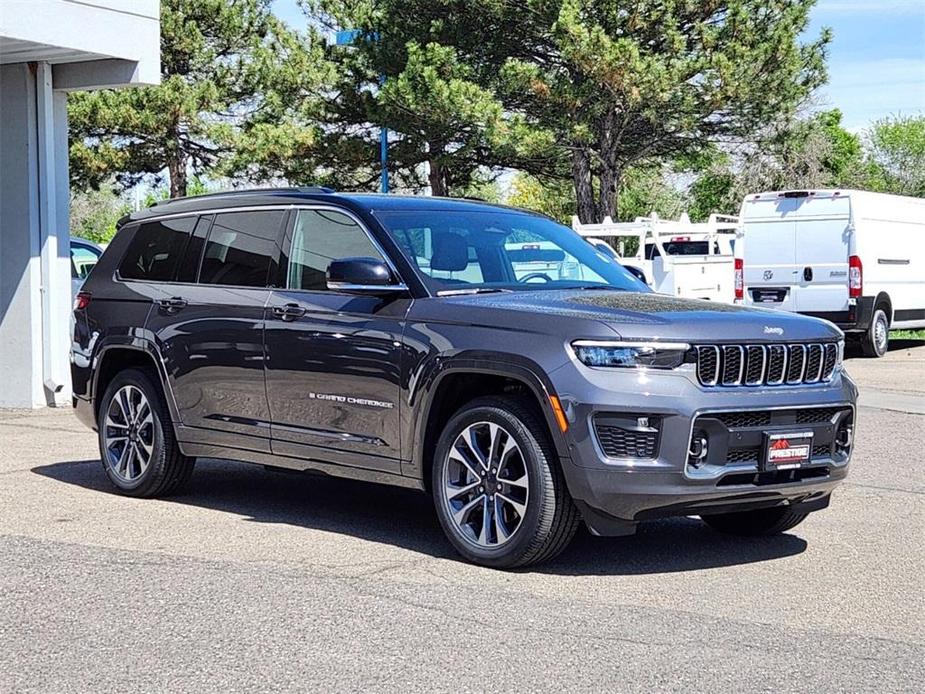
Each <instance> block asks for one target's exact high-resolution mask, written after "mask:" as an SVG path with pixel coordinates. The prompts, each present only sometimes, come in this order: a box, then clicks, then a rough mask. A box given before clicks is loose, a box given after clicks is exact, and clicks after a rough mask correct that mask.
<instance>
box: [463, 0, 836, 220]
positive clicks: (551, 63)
mask: <svg viewBox="0 0 925 694" xmlns="http://www.w3.org/2000/svg"><path fill="white" fill-rule="evenodd" d="M467 5H469V6H473V5H475V6H478V7H477V8H476V9H473V10H471V11H473V12H477V14H478V17H479V21H478V22H476V23H474V24H473V26H477V27H478V31H479V32H480V34H481V35H482V36H484V38H485V41H486V42H500V43H501V44H502V45H501V46H500V47H498V48H497V49H496V50H498V51H501V52H503V53H504V54H505V55H506V56H507V59H506V60H505V62H504V66H503V69H502V75H503V78H504V86H505V91H504V92H503V94H502V96H503V100H504V102H505V104H506V106H507V107H508V108H511V109H513V110H518V111H520V112H523V113H524V114H526V115H527V117H528V119H529V120H531V121H533V122H540V123H543V124H544V125H545V126H546V127H549V128H551V129H552V130H553V131H554V132H555V135H556V142H557V144H558V145H559V147H560V148H561V149H562V150H563V151H564V152H565V153H567V156H568V158H569V161H570V167H571V175H572V180H573V184H574V186H575V189H576V195H577V206H578V214H579V215H580V216H581V218H582V219H583V220H585V221H593V220H598V219H600V218H602V217H604V216H606V215H609V216H612V217H613V216H616V211H617V200H616V198H617V196H616V193H617V191H618V188H619V186H620V180H621V177H622V176H623V174H624V173H625V172H626V171H627V170H628V169H630V168H632V167H634V166H639V165H643V164H646V163H650V162H658V161H665V160H669V159H671V158H674V157H679V156H684V155H690V154H694V153H697V152H699V151H702V150H704V149H705V148H707V147H708V146H709V145H710V143H715V142H726V141H733V140H735V141H738V140H750V139H752V138H754V137H755V135H756V133H757V132H758V131H759V129H760V128H761V127H763V126H764V125H765V124H767V123H769V122H773V121H776V120H778V119H780V118H782V117H786V116H788V115H789V114H791V113H792V112H793V111H794V109H795V108H796V106H797V105H798V104H799V103H800V102H802V101H803V100H804V99H805V98H806V96H807V95H808V94H809V93H810V92H811V91H812V90H813V89H814V88H815V87H817V86H818V85H819V84H821V83H822V82H823V81H824V79H825V51H826V46H827V44H828V42H829V33H828V32H827V31H825V32H823V33H822V35H821V36H820V37H819V38H818V39H816V40H814V41H812V42H810V43H807V44H801V43H800V39H799V37H800V35H801V33H802V32H803V31H804V30H805V29H806V26H807V23H808V17H809V11H810V8H811V7H812V5H813V0H687V1H685V0H678V1H676V2H664V1H663V0H651V1H647V0H641V1H638V2H632V3H628V2H620V1H616V2H615V1H614V0H559V1H550V0H535V1H531V0H527V1H526V2H524V3H517V7H516V8H512V7H511V6H512V5H514V3H498V2H489V1H487V0H486V2H470V3H467ZM496 8H500V9H496Z"/></svg>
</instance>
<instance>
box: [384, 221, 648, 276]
mask: <svg viewBox="0 0 925 694" xmlns="http://www.w3.org/2000/svg"><path fill="white" fill-rule="evenodd" d="M375 214H376V217H377V218H378V219H379V220H380V221H381V222H382V224H383V225H384V226H385V227H386V229H388V231H389V232H390V233H391V234H392V236H393V237H394V238H395V240H396V241H397V242H398V244H399V246H401V248H402V250H403V251H404V253H405V255H406V256H407V258H408V260H409V261H410V262H411V263H412V264H413V265H415V266H416V267H417V268H418V270H419V271H420V274H421V276H422V278H423V280H424V282H425V284H427V286H428V288H429V289H430V290H431V291H433V292H437V293H439V292H451V291H454V290H478V289H485V290H489V289H496V290H504V289H510V290H514V289H517V290H521V289H561V288H565V287H589V288H593V287H608V288H614V289H622V290H626V291H634V292H640V291H643V292H644V291H649V289H648V287H646V285H645V284H643V283H642V282H640V281H639V280H637V279H636V278H635V277H633V276H632V275H631V274H630V273H628V272H627V271H626V270H624V269H623V266H621V265H620V263H619V262H618V261H617V260H616V259H615V258H614V257H613V256H611V255H609V254H607V253H604V252H602V251H600V250H598V249H596V248H594V246H592V245H591V244H589V243H588V242H587V241H585V240H584V239H583V238H582V237H581V236H579V235H578V234H576V233H575V232H574V231H572V230H571V229H569V228H568V227H565V226H562V225H561V224H557V223H556V222H553V221H552V220H550V219H546V218H545V217H539V216H534V215H529V214H522V213H518V212H507V211H504V210H478V209H473V210H407V211H401V212H399V211H392V210H389V211H378V212H376V213H375Z"/></svg>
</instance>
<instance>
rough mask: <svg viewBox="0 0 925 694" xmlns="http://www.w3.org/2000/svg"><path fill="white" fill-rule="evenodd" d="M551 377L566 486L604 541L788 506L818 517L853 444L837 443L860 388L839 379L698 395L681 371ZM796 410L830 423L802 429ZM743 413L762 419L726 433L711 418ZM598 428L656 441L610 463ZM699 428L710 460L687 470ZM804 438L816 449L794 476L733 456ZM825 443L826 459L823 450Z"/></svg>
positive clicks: (570, 370)
mask: <svg viewBox="0 0 925 694" xmlns="http://www.w3.org/2000/svg"><path fill="white" fill-rule="evenodd" d="M552 376H553V377H554V383H555V386H556V389H557V392H558V393H559V397H560V399H561V401H562V403H563V405H564V406H565V409H566V413H567V416H568V418H569V431H568V447H569V458H568V459H565V460H563V464H562V467H563V472H564V474H565V478H566V482H567V484H568V487H569V491H570V493H571V495H572V497H573V498H574V499H575V500H576V502H577V503H578V505H579V507H580V508H581V509H582V512H583V514H584V516H585V520H586V522H587V523H588V525H589V526H590V527H591V529H592V530H593V531H595V532H598V533H599V534H602V535H604V534H606V535H614V534H626V533H629V532H632V531H633V528H634V527H635V523H636V522H638V521H641V520H647V519H651V518H659V517H666V516H687V515H702V514H707V513H723V512H728V511H740V510H748V509H753V508H762V507H767V506H776V505H784V504H787V505H799V506H800V508H801V509H803V510H807V511H811V510H816V509H818V508H823V507H824V506H825V505H827V504H828V499H829V495H830V494H831V492H832V490H833V489H834V488H835V487H836V486H837V485H838V483H839V482H840V481H841V480H842V479H844V477H845V476H846V474H847V466H848V461H849V459H850V453H851V445H850V443H853V442H850V443H849V445H848V446H847V447H844V446H839V445H836V443H835V439H836V437H837V436H839V435H840V434H839V428H841V429H844V425H845V424H846V423H848V422H849V418H850V426H851V430H852V433H853V432H854V430H856V426H857V420H856V416H857V413H856V408H855V403H856V400H857V388H856V386H855V385H854V383H853V382H852V381H851V380H850V379H849V378H848V377H847V376H846V375H845V374H844V372H843V371H842V372H841V373H840V374H838V375H837V376H836V377H835V379H834V380H833V381H832V382H830V383H826V384H813V385H801V386H765V387H748V386H738V387H728V388H722V387H720V388H716V387H714V388H705V387H702V386H700V385H699V384H698V383H697V382H696V378H695V377H694V375H693V373H692V372H690V371H687V370H686V369H685V368H683V367H682V368H681V369H677V370H675V371H671V372H644V371H637V370H623V369H589V368H588V367H585V366H584V365H583V364H580V363H575V362H573V363H571V364H569V365H567V366H565V367H562V368H561V369H558V370H557V371H556V372H554V374H552ZM579 394H581V397H579ZM798 410H799V411H801V412H804V411H805V412H806V413H809V412H813V413H817V412H823V410H825V412H826V413H827V412H833V413H835V414H833V415H832V419H831V420H830V421H825V418H824V417H823V416H820V417H816V419H818V420H819V421H812V422H811V423H809V424H807V423H806V422H805V420H812V419H813V418H812V417H808V416H807V417H804V416H800V417H799V420H801V421H799V422H798V421H797V419H798V417H797V416H796V414H794V413H795V412H796V411H798ZM746 412H747V413H768V414H767V418H764V419H763V418H757V419H754V420H753V421H752V420H749V421H744V422H738V421H734V420H731V421H733V424H734V425H733V426H731V427H725V426H724V425H722V424H718V423H717V421H715V413H724V414H729V413H746ZM638 418H642V419H641V420H639V419H638ZM602 419H603V420H605V421H607V422H608V423H613V422H614V421H616V422H620V421H623V422H625V421H627V420H629V421H639V422H641V423H642V424H643V425H649V427H650V428H651V429H655V428H657V429H658V434H657V442H656V443H655V444H654V448H645V450H642V449H641V448H640V447H639V446H637V448H636V449H633V446H632V445H630V448H631V449H633V450H634V451H635V452H636V453H642V455H641V456H624V457H613V456H609V455H608V454H607V453H605V451H604V445H603V444H602V439H601V436H600V435H599V434H598V432H597V431H596V427H595V422H596V421H597V422H600V421H601V420H602ZM647 420H648V421H647ZM743 423H744V424H745V426H737V425H739V424H743ZM701 425H706V426H707V429H708V431H709V438H710V440H711V451H710V454H709V456H707V457H705V458H704V459H703V460H701V461H700V462H699V463H697V464H693V462H692V461H693V459H692V458H691V456H690V449H691V440H692V434H693V433H694V431H695V427H700V426H701ZM807 429H808V430H810V431H812V432H813V433H814V442H816V443H819V444H822V445H820V446H818V448H819V449H820V450H819V451H818V453H817V452H816V451H814V455H813V457H812V459H811V460H810V461H809V462H807V463H804V464H803V465H802V466H801V467H800V468H799V469H796V470H792V471H787V472H784V471H778V470H770V471H765V470H764V469H763V465H762V463H761V456H760V455H758V454H755V455H754V459H749V458H748V455H744V456H738V457H736V456H733V455H732V454H733V453H734V452H735V453H741V452H742V451H745V452H746V454H747V452H748V451H747V449H743V448H735V447H736V446H737V445H744V446H746V447H748V446H751V447H752V450H754V446H755V445H756V442H760V441H761V437H762V435H763V432H764V431H774V432H791V431H792V432H800V431H806V430H807ZM697 430H698V431H699V428H698V429H697ZM650 443H651V442H650ZM825 444H829V445H830V449H829V450H830V454H826V453H825V452H824V450H822V449H824V448H825ZM640 445H641V444H640ZM643 448H644V447H643ZM608 449H610V447H609V446H608ZM610 450H612V449H610ZM727 454H728V455H729V458H728V459H727Z"/></svg>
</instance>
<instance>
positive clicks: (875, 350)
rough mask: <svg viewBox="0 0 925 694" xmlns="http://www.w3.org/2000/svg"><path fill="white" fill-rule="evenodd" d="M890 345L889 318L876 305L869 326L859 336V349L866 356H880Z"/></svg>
mask: <svg viewBox="0 0 925 694" xmlns="http://www.w3.org/2000/svg"><path fill="white" fill-rule="evenodd" d="M889 346H890V319H889V318H888V317H887V315H886V311H884V310H883V309H882V308H880V307H877V310H876V311H874V315H873V317H872V318H871V321H870V326H869V327H868V328H867V332H866V333H865V334H864V337H863V338H861V349H862V350H863V351H864V356H866V357H882V356H883V355H884V354H886V351H887V349H888V348H889Z"/></svg>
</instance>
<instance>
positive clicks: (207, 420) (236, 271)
mask: <svg viewBox="0 0 925 694" xmlns="http://www.w3.org/2000/svg"><path fill="white" fill-rule="evenodd" d="M285 217H286V212H285V211H284V210H272V209H267V210H249V211H229V212H219V213H217V214H214V215H206V216H203V217H202V218H201V219H200V220H199V223H198V224H197V225H196V228H195V230H194V232H193V234H192V237H191V239H190V241H189V244H188V245H187V247H186V250H185V252H184V254H183V257H182V259H181V262H180V267H179V269H178V274H177V277H176V281H174V282H170V283H164V284H161V285H160V286H159V291H160V295H159V296H158V297H157V301H156V302H155V307H154V309H153V310H152V311H151V314H150V316H149V318H148V324H147V328H148V330H149V331H151V332H153V333H154V335H155V338H156V340H157V342H158V345H159V347H160V351H161V354H162V358H163V359H164V362H165V366H166V370H167V374H168V379H169V380H170V385H171V388H172V389H173V393H174V397H175V399H176V403H177V407H178V410H179V415H180V420H181V424H182V427H181V429H180V433H181V437H184V438H187V439H191V440H196V441H199V442H203V443H214V444H216V445H220V446H229V447H236V448H244V449H248V450H257V451H263V452H269V450H270V414H269V406H268V404H267V398H266V383H265V377H264V360H265V355H264V346H263V327H264V309H265V306H266V304H267V301H268V299H269V297H270V288H269V286H268V285H269V281H270V277H275V275H276V267H277V266H276V263H277V257H278V253H279V237H280V235H281V234H282V231H283V228H284V224H283V222H284V220H285Z"/></svg>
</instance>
